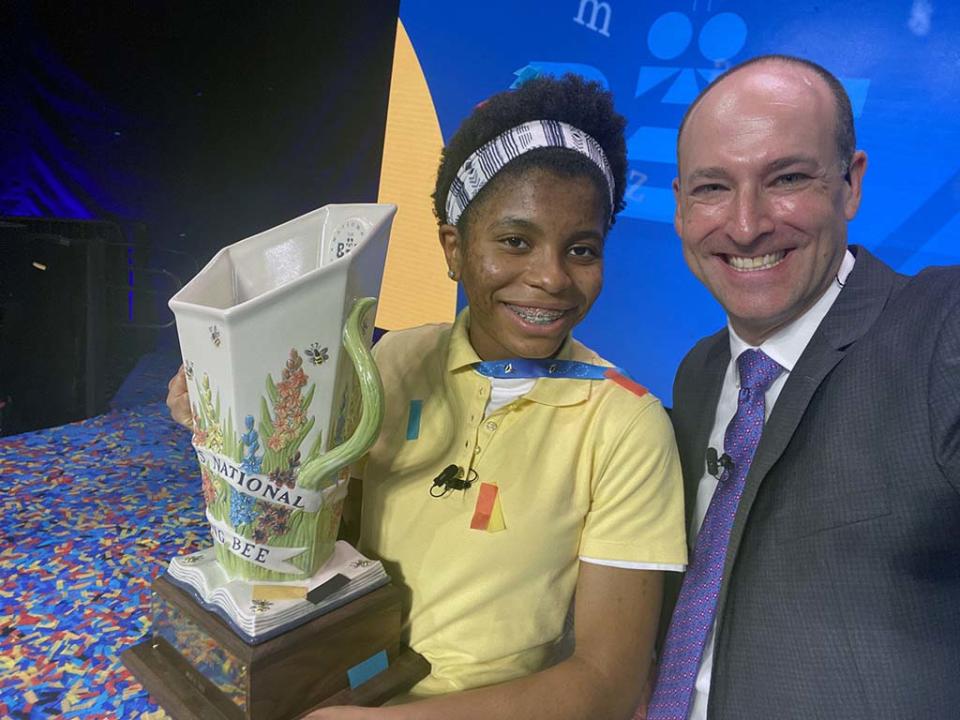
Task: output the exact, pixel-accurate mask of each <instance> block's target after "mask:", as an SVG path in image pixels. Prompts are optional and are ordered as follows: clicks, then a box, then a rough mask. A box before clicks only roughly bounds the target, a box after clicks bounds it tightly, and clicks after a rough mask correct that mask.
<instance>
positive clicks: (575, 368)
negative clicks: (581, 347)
mask: <svg viewBox="0 0 960 720" xmlns="http://www.w3.org/2000/svg"><path fill="white" fill-rule="evenodd" d="M473 369H474V370H476V371H477V372H478V373H480V374H481V375H485V376H487V377H492V378H542V377H551V378H573V379H576V380H606V379H607V378H608V373H609V372H610V371H613V372H615V373H619V374H620V375H624V376H625V375H626V373H625V372H624V371H623V370H621V369H620V368H614V367H604V366H603V365H591V364H590V363H585V362H578V361H576V360H549V359H547V360H540V359H530V358H512V359H510V360H491V361H487V362H478V363H474V365H473Z"/></svg>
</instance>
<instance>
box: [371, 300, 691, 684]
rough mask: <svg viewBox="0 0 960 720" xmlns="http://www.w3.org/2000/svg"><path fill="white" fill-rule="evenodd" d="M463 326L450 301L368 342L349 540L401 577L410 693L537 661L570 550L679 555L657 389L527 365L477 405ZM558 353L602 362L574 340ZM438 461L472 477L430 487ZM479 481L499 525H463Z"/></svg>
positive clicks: (674, 472)
mask: <svg viewBox="0 0 960 720" xmlns="http://www.w3.org/2000/svg"><path fill="white" fill-rule="evenodd" d="M468 324H469V313H468V311H464V312H462V313H461V314H460V316H459V317H458V318H457V320H456V322H455V323H454V325H453V326H452V327H451V326H450V325H430V326H425V327H419V328H415V329H412V330H404V331H399V332H392V333H388V334H387V335H385V336H384V337H383V338H382V339H381V340H380V342H379V343H378V344H377V346H376V348H375V355H376V359H377V364H378V366H379V368H380V373H381V375H382V377H383V386H384V389H385V392H386V415H385V419H384V424H383V431H382V433H381V436H380V438H379V439H378V441H377V442H376V444H375V445H374V447H373V448H372V449H371V451H370V453H369V455H368V457H367V460H366V464H365V468H364V470H363V471H362V473H363V478H364V480H363V518H362V530H361V541H360V547H361V550H362V552H364V553H366V554H369V555H372V556H374V557H377V558H379V559H381V560H382V561H383V563H384V565H385V567H386V569H387V572H389V573H390V576H391V578H392V579H393V581H394V582H395V583H396V584H397V585H398V586H400V587H401V588H402V589H403V590H404V591H405V594H406V604H405V608H404V609H405V611H406V618H407V621H406V626H405V628H406V630H405V632H406V636H405V638H404V639H405V641H406V642H408V643H409V644H410V646H411V647H412V648H413V649H415V650H416V651H417V652H419V653H421V654H422V655H424V656H425V657H426V658H427V660H429V661H430V664H431V666H432V672H431V674H430V675H429V676H428V677H427V678H425V679H424V680H423V681H422V682H420V683H419V684H418V685H417V686H416V687H415V688H414V690H413V693H412V695H414V696H426V695H434V694H440V693H448V692H452V691H456V690H464V689H467V688H473V687H479V686H482V685H490V684H492V683H498V682H503V681H506V680H511V679H513V678H517V677H521V676H524V675H528V674H530V673H533V672H536V671H538V670H540V669H542V668H544V667H545V666H547V665H549V664H550V663H551V661H552V660H553V659H554V653H555V648H556V646H557V644H558V641H559V640H560V638H561V636H562V635H563V627H564V620H565V617H566V615H567V610H568V609H569V607H570V601H571V599H572V597H573V592H574V588H575V585H576V581H577V572H578V566H579V561H578V558H579V557H580V556H584V557H589V558H596V559H601V560H620V561H627V562H637V563H662V564H674V565H682V564H684V563H686V543H685V539H684V527H683V489H682V484H681V475H680V463H679V460H678V457H677V451H676V447H675V444H674V437H673V430H672V428H671V426H670V422H669V420H668V418H667V415H666V413H665V412H664V410H663V407H662V406H661V405H660V402H659V401H658V400H657V399H656V398H654V397H653V396H651V395H649V394H642V395H641V394H637V393H635V392H631V391H630V390H628V389H625V388H624V387H622V386H620V385H618V384H617V383H615V382H614V381H611V380H577V379H566V378H541V379H539V380H537V381H536V384H535V385H534V387H533V389H532V390H531V391H530V392H528V393H527V394H526V395H524V396H523V397H522V398H521V399H519V400H516V401H514V402H513V403H511V404H509V405H507V406H506V407H503V408H501V409H500V410H498V411H496V412H494V413H493V414H491V415H490V416H489V417H486V418H485V417H484V408H485V406H486V403H487V398H488V397H489V394H490V380H489V379H488V378H486V377H484V376H482V375H480V374H478V373H477V372H476V371H475V370H474V369H473V368H472V365H473V364H474V363H476V362H479V360H480V358H479V357H478V356H477V354H476V352H474V350H473V347H472V346H471V345H470V341H469V339H468V337H467V328H468ZM558 357H560V358H561V359H570V360H580V361H583V362H589V363H594V364H602V365H608V363H606V362H605V361H603V360H602V359H601V358H600V357H598V356H597V355H596V354H595V353H593V352H592V351H590V350H589V349H587V348H586V347H584V346H583V345H581V344H580V343H578V342H577V341H575V340H573V339H572V338H571V339H570V340H568V341H567V342H566V343H565V344H564V346H563V348H562V349H561V352H560V354H559V356H558ZM418 416H419V417H418ZM450 464H456V465H459V466H461V467H463V468H464V470H465V471H466V472H467V474H468V475H469V476H470V477H475V478H476V480H475V482H474V483H473V484H472V485H471V486H470V487H469V488H468V489H466V490H456V491H451V492H448V493H446V494H445V495H444V496H443V497H440V498H434V497H431V496H430V488H431V486H432V482H433V479H434V478H435V477H436V476H437V475H438V474H439V473H440V471H441V470H443V469H444V468H445V467H447V466H448V465H450ZM481 483H489V484H495V485H496V486H497V492H498V496H499V503H500V507H499V510H500V511H501V513H502V519H503V523H502V529H498V528H500V527H501V526H500V524H499V523H498V524H496V527H493V525H494V524H493V523H492V524H491V527H490V528H488V529H486V530H475V529H471V519H472V518H473V516H474V510H475V507H476V505H477V497H478V494H479V492H480V484H481Z"/></svg>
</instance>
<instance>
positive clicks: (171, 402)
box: [167, 365, 193, 430]
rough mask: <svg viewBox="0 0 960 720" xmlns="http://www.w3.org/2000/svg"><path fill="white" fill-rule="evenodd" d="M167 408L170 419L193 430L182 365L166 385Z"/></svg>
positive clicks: (184, 372)
mask: <svg viewBox="0 0 960 720" xmlns="http://www.w3.org/2000/svg"><path fill="white" fill-rule="evenodd" d="M167 407H168V408H170V417H172V418H173V419H174V420H176V421H177V422H178V423H180V424H181V425H183V426H184V427H185V428H188V429H191V430H192V429H193V415H192V414H191V412H190V396H189V395H187V373H186V371H185V370H184V369H183V365H181V366H180V369H179V370H177V374H176V375H174V376H173V377H172V378H170V382H169V383H167Z"/></svg>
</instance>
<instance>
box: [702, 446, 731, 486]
mask: <svg viewBox="0 0 960 720" xmlns="http://www.w3.org/2000/svg"><path fill="white" fill-rule="evenodd" d="M706 459H707V472H708V473H709V474H710V475H712V476H713V477H715V478H716V479H717V480H720V481H721V482H722V481H724V480H726V479H727V473H730V472H733V458H731V457H730V456H729V455H727V454H726V453H724V454H723V455H720V456H719V457H718V456H717V450H716V448H712V447H708V448H707V458H706ZM720 468H723V470H722V471H721V470H720Z"/></svg>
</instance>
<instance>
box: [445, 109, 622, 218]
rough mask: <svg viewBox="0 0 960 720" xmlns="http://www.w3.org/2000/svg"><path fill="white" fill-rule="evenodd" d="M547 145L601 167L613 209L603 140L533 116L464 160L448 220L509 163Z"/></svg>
mask: <svg viewBox="0 0 960 720" xmlns="http://www.w3.org/2000/svg"><path fill="white" fill-rule="evenodd" d="M546 147H558V148H568V149H570V150H575V151H577V152H578V153H580V154H581V155H583V156H584V157H586V158H589V159H590V161H591V162H593V163H594V164H595V165H596V166H597V167H598V168H600V171H601V172H602V173H603V177H604V178H606V181H607V190H608V192H609V195H610V209H611V212H612V211H613V188H614V182H613V172H612V171H611V170H610V163H609V162H608V161H607V156H606V154H605V153H604V152H603V148H602V147H600V143H598V142H597V141H596V140H594V139H593V138H592V137H591V136H590V135H588V134H587V133H585V132H584V131H583V130H580V129H579V128H575V127H574V126H573V125H568V124H567V123H565V122H560V121H559V120H530V121H529V122H525V123H523V124H522V125H517V126H516V127H512V128H510V129H509V130H506V131H504V132H502V133H500V134H499V135H497V136H496V137H495V138H494V139H493V140H491V141H489V142H487V143H485V144H484V145H482V146H481V147H479V148H478V149H477V150H475V151H474V152H473V153H471V154H470V156H469V157H467V159H466V160H464V161H463V165H461V166H460V169H459V170H457V175H456V177H455V178H454V179H453V182H452V183H450V191H449V192H448V193H447V204H446V211H447V222H448V223H450V224H451V225H456V224H457V221H458V220H459V219H460V216H461V215H463V211H464V210H466V208H467V205H469V204H470V203H471V202H472V201H473V199H474V198H475V197H476V196H477V193H479V192H480V190H482V189H483V186H484V185H486V184H487V183H488V182H490V180H491V178H493V176H494V175H496V174H497V173H498V172H500V170H502V169H503V167H504V166H505V165H506V164H507V163H509V162H510V161H511V160H514V159H516V158H518V157H520V156H521V155H523V154H524V153H527V152H530V151H531V150H536V149H538V148H546Z"/></svg>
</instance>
